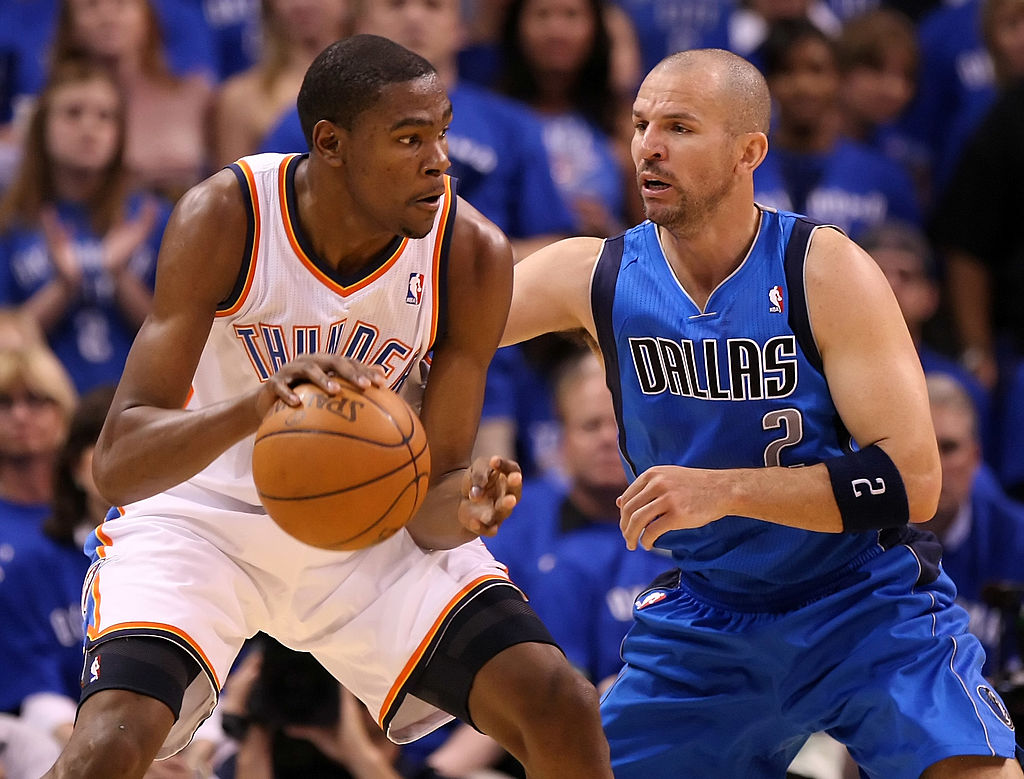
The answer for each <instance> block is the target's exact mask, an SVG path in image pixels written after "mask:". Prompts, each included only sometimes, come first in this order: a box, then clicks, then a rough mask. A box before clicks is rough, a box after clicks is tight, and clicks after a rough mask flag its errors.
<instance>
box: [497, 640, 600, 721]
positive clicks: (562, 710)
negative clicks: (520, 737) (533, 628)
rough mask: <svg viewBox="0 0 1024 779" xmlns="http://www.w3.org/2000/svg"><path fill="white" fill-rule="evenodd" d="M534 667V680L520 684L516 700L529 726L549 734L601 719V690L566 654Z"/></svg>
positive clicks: (515, 696)
mask: <svg viewBox="0 0 1024 779" xmlns="http://www.w3.org/2000/svg"><path fill="white" fill-rule="evenodd" d="M531 671H532V673H531V681H530V683H529V684H523V685H517V692H516V694H515V695H514V703H513V705H514V706H516V708H517V709H519V714H520V715H521V716H520V717H519V721H520V722H523V723H526V727H527V728H528V729H533V730H537V731H540V732H543V733H545V734H548V735H553V734H560V733H562V732H563V731H564V732H573V733H578V732H579V731H580V730H581V729H586V728H585V726H586V725H590V724H592V725H595V726H596V725H597V724H598V723H599V714H598V696H597V690H596V689H595V688H594V685H592V684H591V683H590V682H589V681H587V679H585V678H584V677H583V676H582V674H580V673H579V672H578V671H576V670H575V669H573V667H572V666H570V665H569V663H568V662H566V661H565V659H564V658H562V657H561V656H559V659H558V661H554V662H550V663H546V664H537V665H534V667H533V668H532V669H531Z"/></svg>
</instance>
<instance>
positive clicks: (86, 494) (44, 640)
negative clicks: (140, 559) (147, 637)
mask: <svg viewBox="0 0 1024 779" xmlns="http://www.w3.org/2000/svg"><path fill="white" fill-rule="evenodd" d="M113 395H114V388H113V387H112V386H105V387H98V388H96V389H95V390H93V391H92V392H90V393H89V394H87V395H85V396H83V397H82V398H81V399H80V401H79V402H78V405H77V407H76V409H75V412H74V414H73V415H72V417H71V422H70V425H69V427H68V434H67V439H66V441H65V442H64V444H63V445H62V446H61V448H60V450H59V452H58V453H57V457H56V462H55V464H54V469H55V470H54V481H53V500H52V501H51V504H50V505H51V508H50V510H49V515H48V517H47V519H46V520H45V521H44V522H43V525H42V536H43V538H42V539H41V543H40V544H39V545H38V546H37V547H36V548H35V549H34V550H33V553H32V555H31V556H28V557H26V556H24V555H20V556H18V557H17V558H16V559H14V560H12V561H11V563H10V564H9V565H7V566H5V568H4V578H3V581H0V622H2V623H3V624H4V625H5V626H6V628H5V635H6V636H7V639H6V640H5V642H4V674H5V677H6V684H5V685H4V692H5V696H4V697H5V699H7V700H9V698H8V696H9V695H10V694H11V691H12V688H13V690H16V691H17V693H16V694H17V695H20V699H19V702H18V709H19V711H20V714H21V718H22V720H24V721H25V722H26V723H28V724H30V725H31V726H33V727H35V728H36V729H38V730H40V731H42V732H44V733H46V734H47V735H49V736H51V737H53V738H54V739H55V740H56V741H57V742H58V743H60V744H63V743H65V742H66V741H67V739H68V737H70V735H71V728H72V726H73V725H74V721H75V711H76V709H77V706H78V695H79V692H80V689H81V687H80V677H81V673H82V641H83V638H84V635H83V632H82V609H81V602H82V583H83V581H84V580H85V574H86V571H87V570H88V568H89V558H88V557H86V556H85V554H84V552H83V551H82V547H83V544H84V542H85V537H86V536H87V535H88V533H89V532H90V531H92V529H93V528H95V527H96V526H97V525H98V524H99V523H100V522H102V521H103V517H104V516H105V515H106V513H107V509H108V508H109V505H110V504H109V503H108V502H107V501H105V500H104V499H103V498H102V497H101V496H100V495H99V493H98V492H97V490H96V485H95V483H94V482H93V479H92V453H93V449H94V448H95V444H96V439H97V438H98V437H99V434H100V429H101V428H102V427H103V421H104V419H105V418H106V415H107V409H108V408H109V407H110V401H111V399H112V398H113Z"/></svg>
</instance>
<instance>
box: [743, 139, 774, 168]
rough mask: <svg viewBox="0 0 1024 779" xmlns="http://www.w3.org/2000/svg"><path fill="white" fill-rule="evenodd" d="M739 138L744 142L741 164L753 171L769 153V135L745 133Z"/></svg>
mask: <svg viewBox="0 0 1024 779" xmlns="http://www.w3.org/2000/svg"><path fill="white" fill-rule="evenodd" d="M739 138H740V143H741V144H742V147H741V154H740V159H739V165H740V166H741V167H744V168H747V169H748V170H749V171H750V172H751V173H753V172H754V170H755V168H757V166H758V165H760V164H761V162H762V161H763V160H764V157H765V155H766V154H767V153H768V136H766V135H765V134H764V133H743V134H742V135H740V136H739Z"/></svg>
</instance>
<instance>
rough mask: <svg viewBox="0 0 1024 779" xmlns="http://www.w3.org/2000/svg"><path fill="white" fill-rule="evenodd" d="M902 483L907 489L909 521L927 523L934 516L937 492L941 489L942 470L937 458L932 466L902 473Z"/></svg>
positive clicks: (937, 501)
mask: <svg viewBox="0 0 1024 779" xmlns="http://www.w3.org/2000/svg"><path fill="white" fill-rule="evenodd" d="M903 481H904V484H905V486H906V489H907V508H908V510H909V515H910V517H909V518H910V521H911V522H927V521H928V520H930V519H931V518H932V517H934V516H935V511H936V510H937V509H938V505H939V490H940V489H941V488H942V470H941V469H940V467H939V463H938V460H937V458H936V462H935V463H934V464H933V465H925V466H924V467H920V468H916V469H914V470H913V471H911V472H910V473H904V476H903Z"/></svg>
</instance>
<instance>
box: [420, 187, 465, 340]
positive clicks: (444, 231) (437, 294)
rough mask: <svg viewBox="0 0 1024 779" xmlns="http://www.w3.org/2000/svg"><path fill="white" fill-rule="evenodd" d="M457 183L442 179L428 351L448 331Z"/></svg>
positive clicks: (456, 209)
mask: <svg viewBox="0 0 1024 779" xmlns="http://www.w3.org/2000/svg"><path fill="white" fill-rule="evenodd" d="M457 190H458V182H457V180H456V179H454V178H452V177H451V176H445V177H444V214H443V215H442V216H441V235H439V236H438V239H437V243H435V244H434V259H433V266H434V317H433V322H432V323H431V327H430V345H429V346H428V347H427V348H428V350H429V349H433V348H434V344H435V343H437V341H438V340H439V339H443V338H444V336H445V333H446V332H447V331H448V265H449V262H448V255H449V253H450V252H451V247H452V234H453V233H454V232H455V214H456V212H457V211H458V205H459V204H458V195H457Z"/></svg>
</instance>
